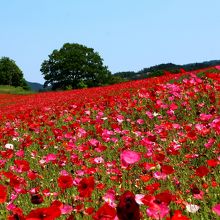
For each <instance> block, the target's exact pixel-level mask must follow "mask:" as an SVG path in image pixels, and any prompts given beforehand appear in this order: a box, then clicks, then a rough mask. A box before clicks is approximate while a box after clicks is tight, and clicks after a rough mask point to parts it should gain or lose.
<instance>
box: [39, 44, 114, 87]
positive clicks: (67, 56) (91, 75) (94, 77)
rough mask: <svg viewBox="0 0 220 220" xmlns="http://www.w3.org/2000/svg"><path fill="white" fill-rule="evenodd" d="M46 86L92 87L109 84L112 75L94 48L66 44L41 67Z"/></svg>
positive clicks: (55, 51) (53, 53)
mask: <svg viewBox="0 0 220 220" xmlns="http://www.w3.org/2000/svg"><path fill="white" fill-rule="evenodd" d="M41 72H42V75H43V76H44V79H45V84H44V85H45V86H48V85H50V86H52V89H66V88H80V87H92V86H99V85H104V84H108V81H109V80H110V78H111V73H110V71H109V70H108V69H107V67H106V66H104V65H103V59H102V58H101V57H100V55H99V54H98V53H97V52H95V51H94V49H92V48H88V47H86V46H84V45H80V44H76V43H73V44H70V43H66V44H64V45H63V47H62V48H61V49H60V50H54V51H53V52H52V53H51V54H50V55H49V59H48V60H45V61H44V62H43V63H42V65H41Z"/></svg>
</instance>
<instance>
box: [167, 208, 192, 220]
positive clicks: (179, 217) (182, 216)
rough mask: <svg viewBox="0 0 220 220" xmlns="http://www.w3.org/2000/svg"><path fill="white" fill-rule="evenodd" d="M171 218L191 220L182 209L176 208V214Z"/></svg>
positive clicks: (172, 219) (173, 219) (174, 219)
mask: <svg viewBox="0 0 220 220" xmlns="http://www.w3.org/2000/svg"><path fill="white" fill-rule="evenodd" d="M170 220H190V218H188V217H186V216H185V215H183V214H182V212H181V211H180V210H175V211H174V215H173V216H172V218H171V219H170Z"/></svg>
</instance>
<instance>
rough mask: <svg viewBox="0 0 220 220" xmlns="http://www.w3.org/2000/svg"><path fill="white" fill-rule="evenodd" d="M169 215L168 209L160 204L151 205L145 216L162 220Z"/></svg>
mask: <svg viewBox="0 0 220 220" xmlns="http://www.w3.org/2000/svg"><path fill="white" fill-rule="evenodd" d="M168 214H169V208H168V207H167V205H165V204H164V203H161V204H156V203H154V204H151V205H150V207H149V208H148V209H147V215H148V216H149V217H151V218H154V219H158V220H159V219H163V218H164V217H165V216H166V215H168Z"/></svg>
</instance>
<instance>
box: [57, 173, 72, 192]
mask: <svg viewBox="0 0 220 220" xmlns="http://www.w3.org/2000/svg"><path fill="white" fill-rule="evenodd" d="M58 186H59V187H60V188H61V189H63V190H64V189H67V188H71V187H72V186H73V178H72V177H71V176H60V177H59V178H58Z"/></svg>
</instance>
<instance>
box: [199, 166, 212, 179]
mask: <svg viewBox="0 0 220 220" xmlns="http://www.w3.org/2000/svg"><path fill="white" fill-rule="evenodd" d="M208 173H209V169H208V168H207V167H206V166H200V167H198V168H197V169H196V175H197V176H199V177H204V176H206V175H207V174H208Z"/></svg>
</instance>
